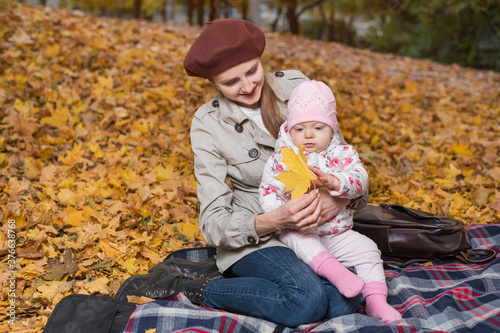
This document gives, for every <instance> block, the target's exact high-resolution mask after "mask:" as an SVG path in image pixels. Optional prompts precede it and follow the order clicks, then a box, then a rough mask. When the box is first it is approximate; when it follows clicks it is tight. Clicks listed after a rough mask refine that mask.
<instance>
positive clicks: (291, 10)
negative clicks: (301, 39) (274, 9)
mask: <svg viewBox="0 0 500 333" xmlns="http://www.w3.org/2000/svg"><path fill="white" fill-rule="evenodd" d="M287 3H288V5H287V8H286V18H287V20H288V31H289V32H290V33H292V34H294V35H297V34H299V33H300V25H299V19H298V17H297V15H296V14H295V12H296V11H297V0H288V1H287Z"/></svg>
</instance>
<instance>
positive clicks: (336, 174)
mask: <svg viewBox="0 0 500 333" xmlns="http://www.w3.org/2000/svg"><path fill="white" fill-rule="evenodd" d="M287 108H288V114H287V121H286V122H285V123H284V124H283V125H282V126H281V128H280V133H279V137H278V141H277V143H276V146H277V147H289V148H292V149H293V150H294V151H295V152H296V153H297V152H298V151H299V147H300V146H303V147H304V154H305V155H306V157H307V164H308V166H309V168H310V169H311V171H313V172H314V174H315V175H316V177H317V178H318V179H317V180H316V181H315V183H317V184H319V185H321V186H325V187H326V188H327V189H328V191H329V192H330V194H331V195H332V196H336V197H339V198H348V199H353V198H357V197H359V196H361V195H362V194H363V193H364V192H365V191H366V190H367V185H368V174H367V172H366V170H365V169H364V167H363V165H362V163H361V160H360V159H359V156H358V153H357V152H356V150H355V149H354V147H352V146H349V145H344V144H342V142H341V140H340V137H339V135H338V125H337V117H336V115H337V108H336V102H335V98H334V96H333V93H332V91H331V90H330V88H328V86H327V85H326V84H324V83H322V82H318V81H306V82H304V83H302V84H300V85H299V86H298V87H296V88H295V89H294V90H293V92H292V93H291V95H290V100H289V101H288V104H287ZM283 170H288V167H287V166H286V165H285V164H284V163H283V162H282V155H281V152H280V151H279V149H278V150H277V151H276V153H275V154H274V155H273V156H271V157H270V158H269V160H268V161H267V164H266V166H265V168H264V173H263V176H262V182H261V185H260V196H259V200H260V204H261V206H262V209H263V210H264V212H269V211H272V210H274V209H275V208H277V207H278V206H280V205H282V204H283V203H285V202H286V201H287V200H290V196H291V195H290V193H289V192H286V190H285V185H284V184H283V183H281V182H280V181H278V180H277V179H276V178H275V177H276V176H278V175H279V174H280V173H281V172H282V171H283ZM352 225H353V219H352V211H351V209H350V208H349V207H348V206H346V207H344V208H343V209H342V210H341V211H340V212H339V213H338V214H337V216H334V217H333V218H331V219H330V220H329V221H327V222H326V223H324V224H323V225H321V226H319V227H317V228H314V229H308V230H291V229H288V230H283V231H281V232H280V233H279V235H278V237H279V239H280V240H281V241H282V242H283V243H285V244H286V245H287V246H288V247H289V248H291V249H292V250H293V251H295V253H296V254H297V256H298V257H299V258H301V259H302V260H303V261H304V262H305V263H307V264H308V265H309V266H310V267H311V268H312V269H313V270H314V272H316V274H318V275H319V276H321V277H323V278H326V279H327V280H328V281H330V282H331V283H332V284H333V285H334V286H335V287H337V289H338V290H339V292H340V293H341V294H342V295H344V296H346V297H354V296H357V295H358V294H359V293H361V294H362V296H363V297H364V298H365V301H366V311H367V313H368V315H370V316H372V317H376V318H379V319H381V320H383V321H384V322H392V321H397V320H401V318H402V317H401V314H400V313H399V312H398V311H396V310H395V309H394V308H393V307H391V306H390V305H389V304H388V303H387V291H388V289H387V285H386V281H385V274H384V269H383V262H382V259H381V258H380V251H379V250H378V248H377V245H376V244H375V243H374V242H373V241H372V240H371V239H369V238H368V237H366V236H364V235H362V234H360V233H358V232H356V231H354V230H352ZM348 268H354V269H355V270H356V273H357V275H356V274H355V273H353V272H352V271H350V270H349V269H348Z"/></svg>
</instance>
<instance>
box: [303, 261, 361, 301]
mask: <svg viewBox="0 0 500 333" xmlns="http://www.w3.org/2000/svg"><path fill="white" fill-rule="evenodd" d="M309 266H310V267H311V268H312V269H313V271H314V272H315V273H316V274H318V275H319V276H321V277H324V278H326V279H327V280H328V281H330V283H331V284H333V285H334V286H335V287H337V289H338V290H339V292H340V293H341V294H342V295H344V296H345V297H354V296H356V295H358V294H359V293H360V292H361V289H363V286H364V285H365V282H364V281H363V279H362V278H360V277H359V276H357V275H356V274H354V273H353V272H351V271H350V270H348V269H347V268H345V267H344V266H343V265H342V264H341V263H340V262H338V260H337V259H336V258H335V257H334V256H333V255H332V254H331V253H330V252H328V251H324V252H321V253H318V254H317V255H316V256H315V257H314V258H313V259H312V260H311V262H310V264H309Z"/></svg>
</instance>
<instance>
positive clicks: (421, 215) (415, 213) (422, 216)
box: [380, 203, 441, 220]
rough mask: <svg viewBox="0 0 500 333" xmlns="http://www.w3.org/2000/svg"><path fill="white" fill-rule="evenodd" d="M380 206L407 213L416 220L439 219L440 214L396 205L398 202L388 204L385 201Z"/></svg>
mask: <svg viewBox="0 0 500 333" xmlns="http://www.w3.org/2000/svg"><path fill="white" fill-rule="evenodd" d="M380 207H382V208H385V209H394V210H396V211H398V212H400V213H403V214H406V215H409V216H411V217H413V218H415V219H417V220H429V219H432V220H439V219H440V218H441V216H438V215H434V214H432V213H427V212H423V211H419V210H416V209H411V208H408V207H405V206H403V205H398V204H390V205H388V204H385V203H381V204H380Z"/></svg>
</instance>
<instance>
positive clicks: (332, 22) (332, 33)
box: [328, 7, 335, 42]
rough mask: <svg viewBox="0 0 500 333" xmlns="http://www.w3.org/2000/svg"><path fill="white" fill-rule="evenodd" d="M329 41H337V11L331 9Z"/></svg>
mask: <svg viewBox="0 0 500 333" xmlns="http://www.w3.org/2000/svg"><path fill="white" fill-rule="evenodd" d="M328 41H330V42H333V41H335V9H333V7H332V8H330V17H329V19H328Z"/></svg>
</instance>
